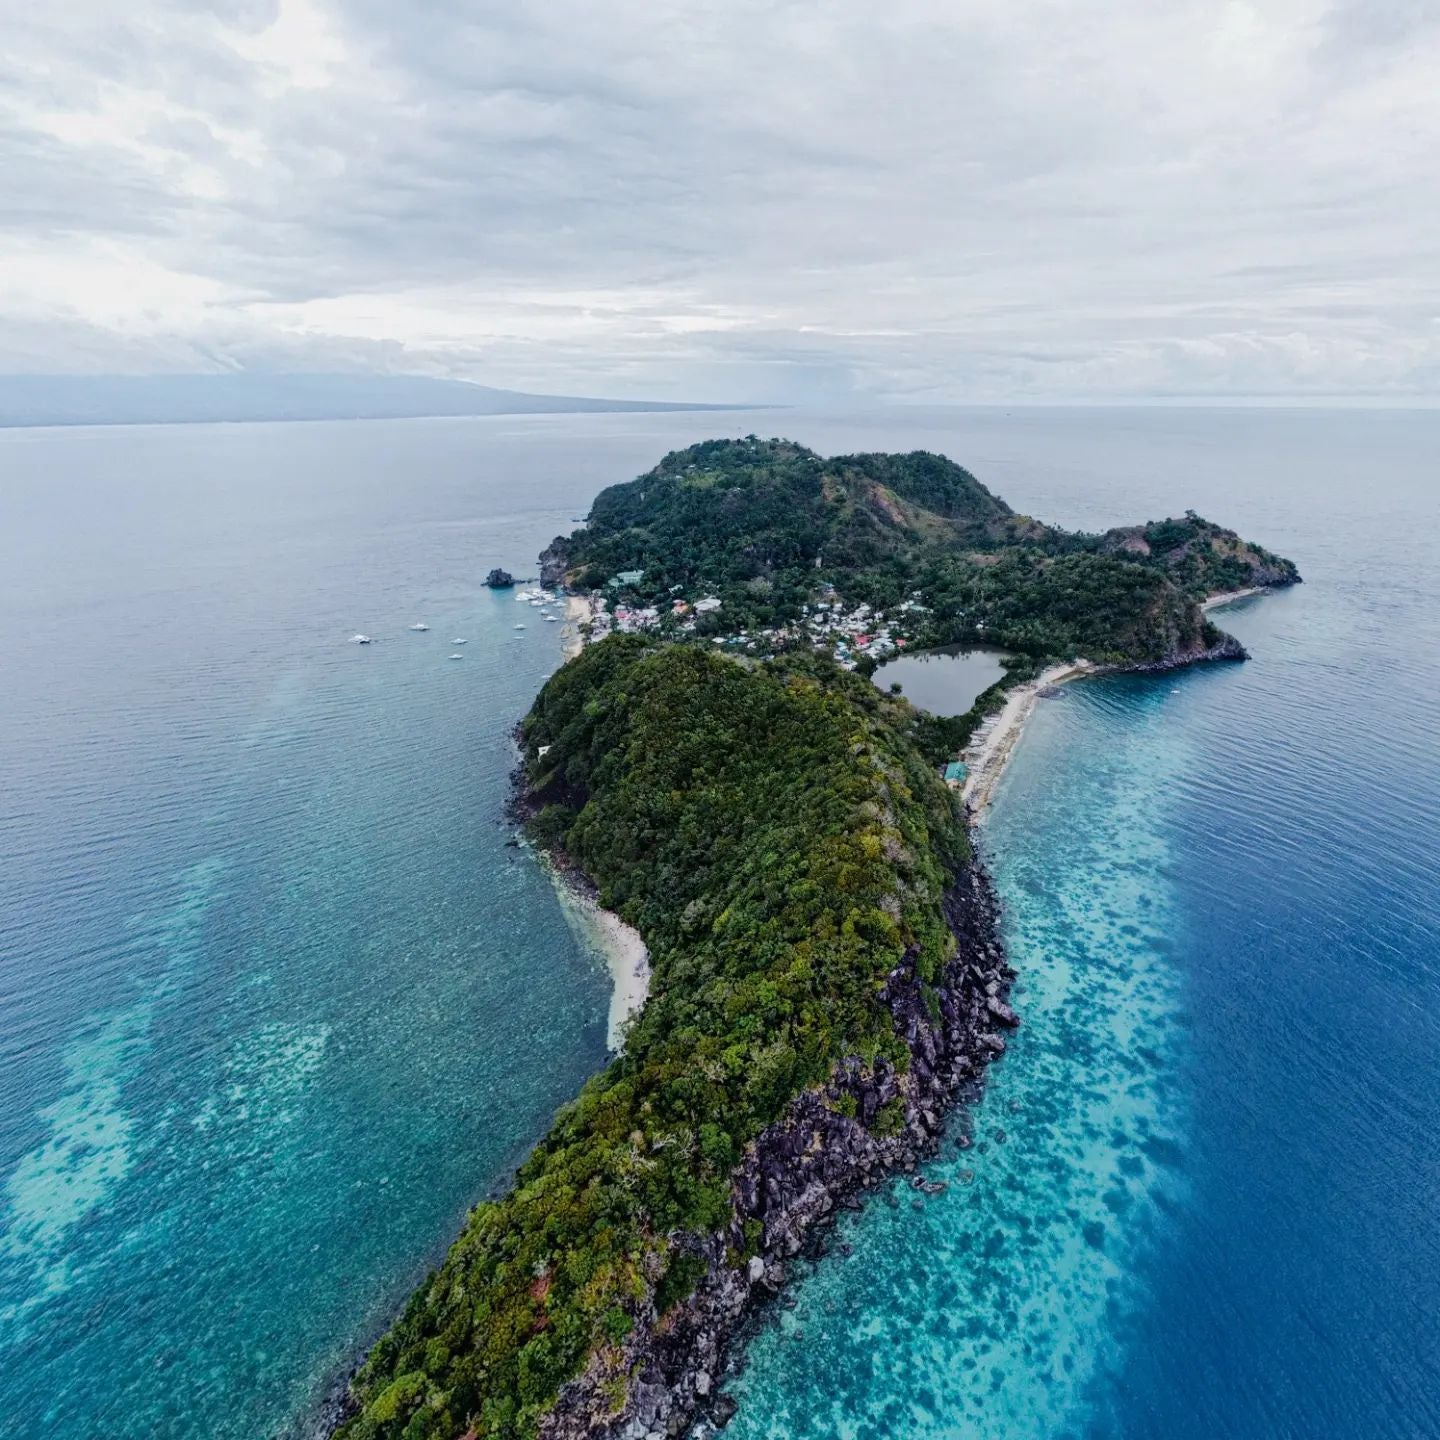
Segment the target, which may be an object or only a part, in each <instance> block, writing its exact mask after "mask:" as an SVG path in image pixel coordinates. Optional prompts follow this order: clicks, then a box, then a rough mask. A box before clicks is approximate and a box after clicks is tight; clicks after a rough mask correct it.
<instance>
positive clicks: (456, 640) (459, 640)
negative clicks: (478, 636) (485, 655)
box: [450, 635, 470, 645]
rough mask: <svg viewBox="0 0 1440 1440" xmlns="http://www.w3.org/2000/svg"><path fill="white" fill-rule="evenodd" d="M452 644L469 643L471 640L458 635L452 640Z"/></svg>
mask: <svg viewBox="0 0 1440 1440" xmlns="http://www.w3.org/2000/svg"><path fill="white" fill-rule="evenodd" d="M450 643H451V644H452V645H468V644H469V643H470V642H469V641H468V640H466V639H465V638H464V636H462V635H457V636H456V637H455V638H454V639H453V640H452V641H451V642H450Z"/></svg>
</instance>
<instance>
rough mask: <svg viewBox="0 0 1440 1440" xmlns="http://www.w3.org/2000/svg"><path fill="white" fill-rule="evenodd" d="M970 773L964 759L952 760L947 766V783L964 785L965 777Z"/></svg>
mask: <svg viewBox="0 0 1440 1440" xmlns="http://www.w3.org/2000/svg"><path fill="white" fill-rule="evenodd" d="M969 773H970V772H969V771H968V770H966V768H965V762H964V761H963V760H952V761H951V762H950V763H949V764H948V765H947V766H946V767H945V783H946V784H947V785H963V784H964V783H965V777H966V775H968V774H969Z"/></svg>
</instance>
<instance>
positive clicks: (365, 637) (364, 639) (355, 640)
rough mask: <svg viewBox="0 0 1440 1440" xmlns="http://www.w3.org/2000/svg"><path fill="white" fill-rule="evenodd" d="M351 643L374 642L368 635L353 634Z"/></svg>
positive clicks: (368, 643)
mask: <svg viewBox="0 0 1440 1440" xmlns="http://www.w3.org/2000/svg"><path fill="white" fill-rule="evenodd" d="M350 643H351V644H352V645H371V644H373V643H374V642H373V641H372V640H371V639H370V637H369V636H368V635H352V636H351V637H350Z"/></svg>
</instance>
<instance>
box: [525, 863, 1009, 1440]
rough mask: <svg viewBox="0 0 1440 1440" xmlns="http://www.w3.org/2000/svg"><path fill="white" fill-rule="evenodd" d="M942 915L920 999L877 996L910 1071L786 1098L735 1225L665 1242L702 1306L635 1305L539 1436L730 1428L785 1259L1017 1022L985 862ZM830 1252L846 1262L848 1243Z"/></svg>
mask: <svg viewBox="0 0 1440 1440" xmlns="http://www.w3.org/2000/svg"><path fill="white" fill-rule="evenodd" d="M945 917H946V919H947V921H948V922H949V925H950V928H951V930H952V931H953V933H954V935H955V938H956V951H955V955H954V956H953V957H952V958H951V960H950V961H949V962H948V963H947V964H946V965H945V967H944V970H943V972H942V973H941V975H940V976H939V977H938V979H937V981H936V983H935V985H934V986H933V988H931V990H930V994H929V996H928V997H927V995H926V989H927V987H926V986H925V984H924V983H923V981H922V980H921V979H920V977H919V976H918V975H917V974H916V973H915V966H914V957H913V956H910V955H907V956H905V957H904V958H903V959H902V960H901V962H900V963H899V964H898V965H897V966H896V967H895V969H894V970H892V971H891V972H890V975H889V977H888V978H887V980H886V982H885V986H884V989H883V990H882V992H881V997H882V999H883V1001H884V1003H885V1005H886V1007H887V1008H888V1009H889V1011H890V1014H891V1016H892V1017H893V1019H894V1024H895V1032H896V1034H897V1035H899V1036H900V1037H901V1038H902V1039H903V1040H904V1042H905V1045H906V1047H907V1049H908V1050H909V1051H910V1055H911V1063H910V1065H909V1068H908V1069H907V1070H905V1071H904V1072H899V1071H897V1070H896V1069H895V1067H894V1066H893V1065H891V1064H889V1063H888V1062H887V1061H885V1060H883V1059H881V1060H879V1061H877V1062H876V1063H875V1064H874V1065H873V1066H871V1067H867V1066H866V1065H864V1064H863V1063H862V1062H861V1061H860V1059H859V1058H858V1057H855V1056H851V1057H849V1058H847V1059H845V1060H842V1061H841V1062H840V1063H839V1064H837V1065H836V1067H835V1069H834V1071H833V1072H832V1074H831V1077H830V1082H829V1084H828V1085H827V1086H825V1087H824V1088H823V1089H821V1090H807V1091H805V1092H803V1093H802V1094H800V1095H798V1096H796V1097H795V1099H794V1100H793V1101H791V1103H790V1105H789V1106H788V1107H787V1109H786V1112H785V1114H784V1115H783V1116H782V1117H781V1119H779V1120H778V1121H776V1122H775V1124H773V1125H771V1126H769V1128H767V1129H766V1130H764V1131H763V1132H762V1133H761V1134H760V1135H759V1137H758V1138H757V1139H756V1140H755V1142H754V1144H753V1145H751V1146H750V1147H749V1149H748V1151H747V1153H746V1155H745V1158H744V1159H743V1160H742V1161H741V1163H740V1164H739V1165H738V1166H737V1167H736V1169H735V1171H734V1172H733V1174H732V1176H731V1198H732V1200H733V1202H734V1207H735V1214H734V1220H733V1221H732V1223H731V1224H730V1225H729V1226H728V1227H727V1228H726V1229H725V1230H723V1231H720V1232H717V1233H714V1234H707V1235H690V1234H686V1235H679V1234H677V1235H673V1236H672V1237H671V1239H672V1241H673V1242H674V1243H675V1244H676V1245H678V1246H683V1247H684V1248H685V1249H687V1250H689V1251H691V1252H692V1253H693V1254H696V1255H699V1256H700V1257H701V1258H702V1259H704V1260H705V1262H706V1264H707V1266H708V1270H707V1272H706V1274H705V1276H704V1278H703V1279H702V1280H701V1282H700V1284H699V1286H698V1288H697V1289H696V1291H695V1293H694V1294H693V1295H692V1296H691V1297H690V1298H689V1299H688V1300H685V1301H682V1302H681V1303H680V1304H678V1305H676V1306H675V1307H674V1308H673V1309H671V1310H670V1311H669V1312H668V1313H667V1314H666V1316H665V1318H664V1321H663V1323H661V1321H660V1318H659V1316H657V1315H656V1313H655V1311H654V1307H653V1304H647V1305H646V1306H643V1307H642V1308H641V1312H640V1313H639V1314H638V1315H637V1317H636V1325H635V1328H634V1330H633V1331H632V1332H631V1334H630V1336H629V1337H628V1338H627V1339H626V1341H625V1342H624V1344H623V1345H622V1346H620V1347H617V1349H616V1350H614V1351H612V1352H610V1353H609V1355H608V1356H607V1357H605V1358H603V1359H602V1358H600V1357H596V1358H594V1359H592V1362H591V1364H590V1366H589V1368H588V1369H587V1370H586V1371H585V1373H584V1374H583V1375H581V1376H580V1377H579V1378H577V1379H575V1380H573V1381H571V1382H570V1383H569V1384H568V1385H566V1386H565V1387H564V1389H562V1390H561V1392H560V1395H559V1398H558V1399H557V1401H556V1403H555V1405H554V1407H553V1409H552V1410H551V1411H550V1412H549V1414H547V1415H546V1416H545V1417H544V1419H543V1420H542V1421H541V1423H540V1427H539V1433H540V1435H541V1436H542V1437H544V1440H655V1437H664V1436H676V1435H680V1434H684V1433H685V1432H686V1431H687V1430H688V1429H689V1427H690V1426H691V1425H692V1424H693V1423H694V1422H695V1421H696V1420H697V1419H699V1418H701V1417H702V1416H703V1417H704V1418H705V1419H707V1420H708V1421H709V1422H710V1423H711V1424H712V1425H714V1426H717V1427H719V1426H723V1425H725V1424H726V1423H727V1422H728V1421H729V1419H730V1418H731V1416H732V1415H733V1414H734V1410H735V1406H734V1402H733V1401H732V1400H731V1399H730V1398H729V1397H728V1396H726V1395H724V1394H723V1393H719V1392H718V1388H717V1382H716V1379H715V1377H717V1376H720V1375H722V1374H723V1373H724V1372H725V1366H726V1361H727V1358H728V1356H729V1354H730V1351H731V1349H732V1347H733V1346H734V1345H735V1343H736V1341H737V1340H738V1339H739V1338H740V1337H741V1335H742V1334H743V1333H744V1331H745V1330H746V1328H747V1327H748V1326H750V1325H753V1324H754V1323H755V1321H756V1320H757V1318H758V1316H759V1314H760V1313H761V1312H762V1311H763V1309H764V1308H765V1307H766V1306H767V1305H770V1304H773V1303H774V1301H775V1297H776V1296H777V1295H778V1294H779V1293H780V1292H781V1291H782V1290H783V1287H784V1285H785V1283H786V1279H787V1267H786V1262H787V1261H788V1260H790V1259H791V1257H793V1256H796V1255H798V1254H800V1253H801V1251H802V1249H803V1250H805V1251H806V1252H807V1253H809V1254H811V1255H814V1254H816V1253H817V1246H818V1245H819V1242H820V1236H821V1234H822V1233H823V1231H824V1229H825V1227H827V1226H828V1225H829V1224H830V1223H831V1222H832V1221H833V1219H834V1216H835V1213H836V1211H837V1210H839V1209H851V1208H855V1207H857V1206H858V1205H859V1203H860V1202H859V1195H860V1194H861V1193H862V1192H863V1191H864V1189H865V1188H866V1187H868V1186H871V1185H873V1184H874V1182H875V1181H876V1180H877V1179H878V1178H879V1177H881V1176H883V1175H886V1174H888V1173H895V1172H906V1171H914V1170H915V1169H916V1166H917V1165H918V1163H919V1162H920V1161H921V1160H922V1159H924V1158H925V1157H926V1156H927V1155H930V1154H932V1153H933V1152H934V1150H935V1147H936V1144H937V1140H938V1135H939V1133H940V1130H941V1128H942V1123H941V1122H942V1117H943V1116H944V1115H945V1113H946V1112H947V1111H948V1110H949V1109H950V1108H951V1107H952V1106H953V1105H954V1104H955V1103H956V1102H957V1101H959V1100H963V1099H972V1098H974V1096H975V1095H976V1094H977V1093H978V1085H977V1084H976V1078H977V1076H979V1075H980V1074H982V1073H983V1069H984V1066H985V1064H986V1062H987V1061H988V1060H989V1059H990V1058H991V1057H992V1056H995V1055H999V1054H1001V1053H1002V1052H1003V1051H1004V1049H1005V1042H1004V1041H1003V1040H1002V1039H1001V1038H1000V1037H999V1036H998V1035H996V1034H994V1032H993V1030H992V1029H991V1027H992V1026H994V1025H995V1024H997V1023H998V1024H1004V1025H1013V1024H1015V1023H1018V1022H1017V1020H1016V1017H1015V1014H1014V1012H1013V1011H1012V1010H1011V1009H1010V1007H1009V1005H1008V1004H1007V1003H1006V1001H1005V998H1004V997H1005V993H1006V991H1007V990H1008V988H1009V982H1010V980H1011V979H1012V978H1013V974H1014V972H1013V971H1012V970H1011V969H1010V967H1009V966H1008V965H1006V963H1005V957H1004V953H1003V951H1002V949H1001V945H1000V940H999V935H998V924H997V922H998V908H997V905H996V902H995V898H994V894H993V892H992V891H991V888H990V885H989V882H988V880H987V879H986V877H985V875H984V872H983V871H982V870H981V869H980V868H979V866H978V865H974V866H972V867H970V868H969V869H967V870H966V871H964V872H963V873H962V874H960V875H959V876H958V877H957V878H956V880H955V883H954V885H953V886H952V888H951V889H950V891H949V892H948V893H947V895H946V897H945ZM893 1101H898V1102H899V1106H900V1121H899V1124H898V1125H895V1124H894V1113H893V1112H894V1106H893V1105H892V1104H891V1102H893ZM887 1106H888V1107H889V1109H887V1110H886V1112H885V1114H886V1118H887V1121H889V1122H890V1123H889V1124H888V1125H887V1126H885V1127H881V1128H883V1129H884V1130H885V1133H879V1130H877V1128H876V1117H877V1116H878V1115H879V1114H880V1112H881V1110H882V1107H887ZM962 1138H963V1137H962ZM911 1183H912V1184H913V1185H914V1187H915V1189H916V1190H917V1191H918V1192H919V1193H920V1194H923V1195H935V1194H939V1193H940V1192H941V1191H942V1190H943V1189H944V1188H945V1187H944V1185H943V1184H938V1183H934V1182H930V1181H927V1180H925V1179H924V1178H923V1177H921V1176H919V1175H917V1176H916V1177H915V1178H914V1180H913V1181H912V1182H911ZM915 1203H916V1204H917V1205H919V1204H921V1203H922V1202H921V1201H920V1200H919V1199H918V1198H917V1200H916V1202H915ZM747 1225H748V1226H749V1229H750V1233H751V1234H753V1233H755V1230H756V1227H757V1226H758V1233H759V1235H760V1237H761V1239H760V1250H759V1253H758V1254H754V1255H749V1254H747V1251H748V1248H749V1243H750V1242H749V1239H748V1238H747ZM837 1248H838V1250H839V1251H840V1253H841V1254H842V1255H848V1254H850V1253H851V1247H850V1246H849V1245H848V1244H847V1243H841V1244H840V1245H838V1246H837ZM737 1257H743V1258H737ZM626 1377H634V1379H633V1380H631V1381H630V1383H629V1385H628V1388H627V1390H626V1399H625V1402H624V1404H623V1405H622V1406H621V1407H620V1409H619V1410H618V1411H616V1410H615V1409H614V1408H613V1406H614V1402H613V1399H612V1398H611V1396H613V1395H614V1393H615V1389H614V1385H615V1381H616V1380H617V1379H619V1380H621V1381H622V1383H623V1381H624V1380H625V1378H626ZM607 1387H608V1388H607Z"/></svg>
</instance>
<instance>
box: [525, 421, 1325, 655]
mask: <svg viewBox="0 0 1440 1440" xmlns="http://www.w3.org/2000/svg"><path fill="white" fill-rule="evenodd" d="M548 556H549V560H550V565H551V570H552V573H555V574H557V575H559V574H563V576H564V578H565V580H566V582H567V583H568V584H569V585H570V586H572V587H573V588H578V589H582V590H583V589H596V588H600V587H605V586H607V585H611V583H612V582H613V580H614V577H615V576H616V575H618V574H622V573H627V572H634V571H640V572H643V573H642V577H641V578H640V579H639V580H638V581H631V582H628V583H627V584H626V585H625V586H624V587H623V593H624V594H625V595H627V596H628V597H630V598H631V599H632V600H633V601H634V603H637V604H644V603H653V604H659V605H662V606H663V605H664V604H665V603H666V601H667V599H668V597H670V596H672V595H675V594H684V595H691V596H693V595H696V594H700V593H713V594H714V595H716V596H717V597H720V598H722V599H723V602H724V603H723V609H722V611H720V612H718V613H717V614H714V615H711V616H708V617H707V618H706V620H705V621H704V622H703V623H702V624H701V625H700V626H699V627H698V629H699V633H700V634H701V635H702V636H703V635H706V634H719V633H722V632H724V631H734V630H735V629H736V628H739V627H743V626H775V625H784V624H786V623H788V622H790V621H792V620H794V619H795V618H797V617H798V616H799V615H800V614H801V613H802V611H803V608H804V606H805V604H806V603H807V601H809V600H810V599H812V598H813V597H814V596H815V594H816V592H817V589H818V588H819V587H823V586H833V587H834V590H835V592H836V593H838V594H839V595H841V596H843V597H844V598H845V599H846V600H847V601H852V602H862V601H863V602H865V603H868V604H870V605H872V606H874V607H876V608H877V609H878V610H880V611H885V610H888V609H890V608H891V607H894V606H896V605H898V604H900V603H902V602H903V601H905V600H906V599H907V598H909V597H915V596H917V594H918V597H919V598H920V599H921V600H923V601H924V603H925V604H926V606H927V607H928V609H929V612H930V619H929V621H928V623H927V626H926V630H925V633H924V635H923V637H922V638H923V643H937V644H938V643H947V642H950V641H963V640H975V639H978V638H983V639H985V640H987V641H990V642H993V643H996V644H999V645H1001V646H1004V647H1005V648H1008V649H1011V650H1014V651H1018V652H1021V653H1024V654H1028V655H1031V656H1035V657H1049V656H1056V657H1065V658H1070V657H1073V656H1075V655H1082V654H1083V655H1085V656H1086V657H1087V658H1089V659H1092V660H1097V661H1104V662H1115V663H1126V662H1144V661H1154V660H1158V659H1161V658H1162V657H1164V656H1166V655H1171V654H1176V653H1183V652H1187V651H1193V650H1197V649H1199V648H1201V647H1203V646H1205V645H1209V644H1214V643H1215V642H1216V641H1217V640H1218V639H1219V638H1220V636H1219V632H1218V631H1217V630H1216V629H1215V628H1214V627H1213V626H1212V625H1210V624H1209V623H1208V622H1207V621H1206V620H1205V618H1204V616H1203V614H1202V613H1201V611H1200V608H1199V603H1198V602H1200V601H1201V600H1203V599H1204V598H1205V597H1206V596H1207V595H1210V594H1214V593H1216V592H1220V591H1227V590H1236V589H1242V588H1245V587H1248V586H1251V585H1279V584H1289V583H1293V582H1294V581H1296V580H1298V579H1299V574H1298V572H1297V571H1296V569H1295V566H1294V565H1293V564H1292V563H1291V562H1290V561H1288V560H1283V559H1281V558H1280V557H1278V556H1275V555H1272V554H1271V553H1270V552H1269V551H1267V550H1265V549H1263V548H1262V547H1261V546H1258V545H1255V544H1252V543H1250V542H1247V541H1244V540H1242V539H1241V538H1240V537H1239V536H1238V535H1236V534H1235V533H1234V532H1233V531H1230V530H1226V529H1224V528H1222V527H1221V526H1219V525H1216V524H1214V523H1213V522H1211V521H1208V520H1205V519H1202V518H1201V517H1200V516H1198V515H1195V514H1193V513H1188V514H1186V515H1184V516H1181V517H1179V518H1170V519H1165V520H1158V521H1150V522H1147V523H1146V524H1143V525H1134V526H1129V527H1122V528H1117V529H1113V530H1109V531H1106V532H1104V533H1102V534H1085V533H1078V532H1070V531H1065V530H1061V529H1058V528H1056V527H1054V526H1051V525H1046V524H1043V523H1042V522H1040V521H1038V520H1035V519H1033V518H1031V517H1030V516H1026V515H1018V514H1016V513H1015V512H1014V511H1013V510H1012V509H1011V508H1010V507H1009V506H1008V505H1007V504H1005V502H1004V501H1003V500H1001V499H999V498H998V497H996V496H995V495H993V494H991V492H990V491H989V490H987V489H986V488H985V486H984V485H982V484H981V483H980V482H979V481H978V480H977V479H976V478H975V477H974V476H973V475H972V474H970V472H969V471H967V470H965V469H963V468H962V467H961V466H959V465H956V464H955V463H954V462H953V461H950V460H948V459H946V458H945V457H943V456H940V455H932V454H928V453H926V452H923V451H916V452H913V453H911V454H908V455H882V454H866V455H842V456H836V457H833V458H829V459H826V458H824V457H822V456H820V455H818V454H816V453H815V452H814V451H812V450H808V449H806V448H805V447H804V446H801V445H797V444H794V443H793V442H791V441H788V440H759V439H756V438H755V437H753V436H752V437H750V438H748V439H745V440H713V441H707V442H705V443H703V444H700V445H693V446H690V447H689V448H688V449H685V450H679V451H675V452H673V453H672V454H670V455H667V456H666V457H665V458H664V459H663V460H662V461H661V462H660V464H659V465H657V466H656V467H655V468H654V469H653V470H651V471H649V472H647V473H646V474H644V475H642V476H640V477H639V478H638V479H636V480H632V481H629V482H627V483H625V484H620V485H612V486H610V487H609V488H608V489H607V490H604V491H602V492H601V494H600V495H599V496H598V497H597V499H596V501H595V504H594V506H593V507H592V509H591V512H590V516H589V522H588V524H587V525H586V526H585V528H583V529H581V530H577V531H576V532H574V534H572V535H570V536H562V537H557V539H556V540H555V542H554V544H553V545H552V547H551V549H550V551H549V552H548Z"/></svg>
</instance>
